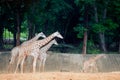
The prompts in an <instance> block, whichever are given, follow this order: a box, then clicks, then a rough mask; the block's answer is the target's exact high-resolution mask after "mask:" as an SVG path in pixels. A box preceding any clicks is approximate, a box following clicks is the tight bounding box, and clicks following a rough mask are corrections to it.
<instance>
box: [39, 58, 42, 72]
mask: <svg viewBox="0 0 120 80" xmlns="http://www.w3.org/2000/svg"><path fill="white" fill-rule="evenodd" d="M41 65H42V60H40V63H39V71H40V72H41Z"/></svg>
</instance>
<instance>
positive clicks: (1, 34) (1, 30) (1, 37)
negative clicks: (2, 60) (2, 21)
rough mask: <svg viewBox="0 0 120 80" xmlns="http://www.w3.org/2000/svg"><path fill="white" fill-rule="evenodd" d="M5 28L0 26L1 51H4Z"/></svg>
mask: <svg viewBox="0 0 120 80" xmlns="http://www.w3.org/2000/svg"><path fill="white" fill-rule="evenodd" d="M3 31H4V29H3V27H2V26H0V49H3Z"/></svg>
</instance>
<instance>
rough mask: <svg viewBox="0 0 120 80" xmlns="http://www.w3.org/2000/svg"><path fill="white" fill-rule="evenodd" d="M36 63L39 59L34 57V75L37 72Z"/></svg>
mask: <svg viewBox="0 0 120 80" xmlns="http://www.w3.org/2000/svg"><path fill="white" fill-rule="evenodd" d="M36 62H37V57H34V60H33V73H35V72H36Z"/></svg>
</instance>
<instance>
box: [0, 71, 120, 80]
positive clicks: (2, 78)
mask: <svg viewBox="0 0 120 80" xmlns="http://www.w3.org/2000/svg"><path fill="white" fill-rule="evenodd" d="M0 80H120V72H109V73H75V72H42V73H24V74H20V73H17V74H5V73H4V74H0Z"/></svg>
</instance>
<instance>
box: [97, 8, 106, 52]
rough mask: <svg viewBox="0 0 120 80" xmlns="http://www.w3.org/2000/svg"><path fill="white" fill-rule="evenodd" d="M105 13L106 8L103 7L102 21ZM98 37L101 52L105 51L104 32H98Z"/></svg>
mask: <svg viewBox="0 0 120 80" xmlns="http://www.w3.org/2000/svg"><path fill="white" fill-rule="evenodd" d="M106 14H107V9H106V8H104V10H103V23H104V22H105V19H106ZM99 37H100V45H101V49H102V51H103V52H106V51H107V50H106V44H105V35H104V32H103V33H99Z"/></svg>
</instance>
